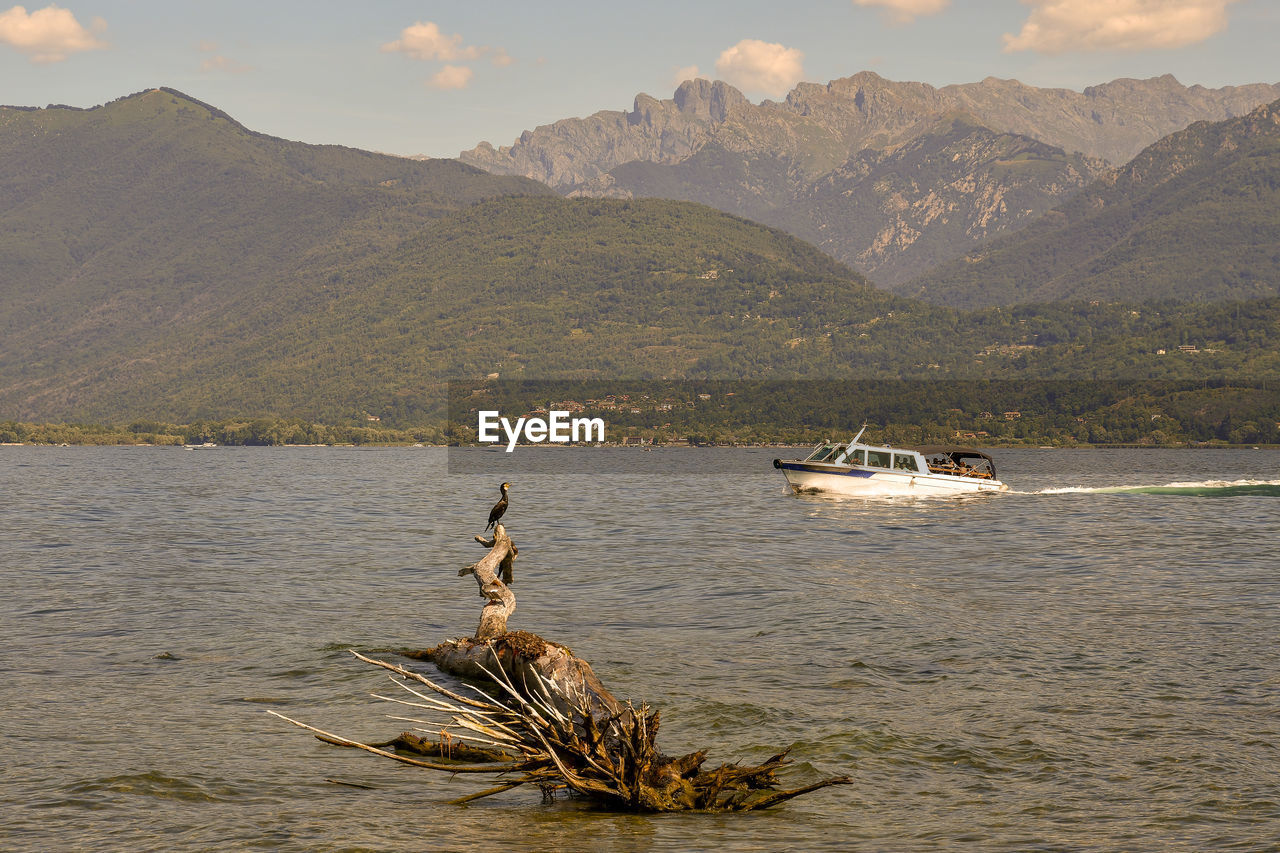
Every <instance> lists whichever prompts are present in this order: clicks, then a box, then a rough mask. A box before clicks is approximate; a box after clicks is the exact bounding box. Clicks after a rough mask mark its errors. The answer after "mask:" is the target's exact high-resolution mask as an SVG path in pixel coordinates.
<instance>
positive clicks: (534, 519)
mask: <svg viewBox="0 0 1280 853" xmlns="http://www.w3.org/2000/svg"><path fill="white" fill-rule="evenodd" d="M540 452H541V453H552V451H533V450H524V451H517V454H516V455H517V456H519V455H520V454H521V453H525V454H529V455H527V456H526V457H525V458H527V459H534V458H535V457H536V458H537V459H539V460H542V461H543V462H545V461H546V459H548V458H551V459H552V462H551V463H550V467H549V468H548V466H547V465H543V466H542V467H541V468H539V466H538V465H534V466H533V468H534V469H537V470H531V471H529V472H528V473H527V474H526V476H524V477H518V476H514V475H513V476H510V477H507V475H506V474H505V473H504V474H503V477H506V478H508V479H512V480H513V481H514V482H515V487H514V488H513V490H512V496H511V510H510V511H509V513H508V515H507V519H506V521H507V523H508V529H509V531H510V533H511V535H512V537H513V538H514V539H515V540H516V542H517V544H518V545H519V546H520V549H521V556H520V559H519V561H518V562H517V567H516V582H515V586H514V590H515V592H516V596H517V600H518V609H517V611H516V613H515V615H514V616H513V619H512V622H511V625H512V627H518V628H524V629H527V630H531V631H534V632H537V633H539V634H542V635H543V636H545V637H548V638H551V639H555V640H558V641H560V642H563V643H565V644H567V645H569V646H571V647H572V648H573V649H574V651H575V652H577V653H578V654H579V655H581V656H582V657H584V658H586V659H587V660H589V661H590V662H591V663H592V665H593V666H594V668H595V670H596V671H597V673H598V674H599V675H600V676H601V678H602V679H603V680H604V682H605V683H606V684H607V685H608V686H610V688H611V689H612V690H613V691H614V693H615V694H617V695H619V696H620V697H632V698H635V699H643V700H646V701H648V702H649V703H650V704H652V705H653V706H655V707H658V708H660V709H661V710H662V733H661V735H660V737H659V742H660V743H661V744H662V745H663V747H664V750H665V751H667V752H670V753H678V752H685V751H691V750H693V749H697V748H700V747H709V748H710V749H711V758H710V761H709V765H715V764H719V763H722V762H725V761H733V760H744V761H759V760H762V759H764V758H766V757H767V756H768V755H769V754H771V752H772V751H773V750H774V748H775V747H781V746H787V745H791V746H793V747H794V749H793V752H792V754H793V756H794V757H795V758H796V759H797V765H796V767H795V775H794V777H793V781H794V782H795V783H796V784H801V783H803V782H805V781H809V780H811V779H813V778H814V777H815V776H817V775H819V774H830V775H835V774H846V773H847V774H851V775H852V776H853V777H854V778H855V780H856V783H855V784H854V785H851V786H845V787H835V788H829V789H826V790H823V791H819V792H817V793H815V794H811V795H808V796H805V797H801V798H799V799H796V800H793V801H791V802H789V803H786V804H784V805H782V806H781V807H778V808H775V809H772V810H769V811H766V812H761V813H756V814H747V815H704V814H680V815H658V816H652V815H619V814H610V813H604V812H599V811H595V810H593V809H592V808H591V807H589V806H588V805H586V804H584V803H583V802H582V801H579V800H568V799H561V800H558V801H556V802H554V803H551V804H545V803H543V802H541V800H540V796H539V794H538V792H537V791H536V790H529V791H524V790H520V789H517V790H515V791H511V792H508V793H505V794H501V795H498V796H496V797H491V798H489V799H486V800H481V801H478V802H476V803H474V804H471V805H468V806H451V805H447V804H446V802H445V801H446V800H449V799H452V798H456V797H458V796H461V795H463V794H465V793H467V792H470V791H474V790H479V789H480V788H481V787H486V786H487V784H491V783H487V782H486V780H484V779H476V778H463V777H459V778H450V777H448V776H445V775H443V774H437V773H432V772H430V771H425V770H420V769H415V768H411V767H405V766H401V765H398V764H395V763H393V762H390V761H387V760H385V759H381V758H377V757H374V756H371V755H367V754H364V753H360V752H356V751H353V750H343V749H339V748H336V747H332V746H327V745H324V744H322V743H320V742H318V741H316V740H315V739H313V738H312V737H311V736H310V735H309V734H308V733H307V732H304V731H302V730H300V729H297V728H294V727H292V726H289V725H287V724H286V723H284V722H282V721H280V720H278V719H276V718H274V717H272V716H270V715H268V714H267V713H266V711H267V710H268V709H275V710H279V711H280V712H282V713H284V714H287V715H289V716H292V717H296V718H299V719H302V720H304V721H306V722H309V723H312V724H314V725H317V726H319V727H321V728H325V729H328V730H329V731H335V732H338V733H341V734H344V735H347V736H351V737H356V738H368V739H373V740H383V739H387V738H390V737H392V736H394V735H395V734H396V733H397V732H399V731H401V730H402V729H404V728H407V727H408V724H405V723H400V722H397V721H394V720H389V719H386V718H385V717H384V716H383V715H384V713H386V709H385V708H384V707H382V704H383V703H378V702H376V701H374V700H373V699H371V698H369V696H368V694H369V693H370V692H382V691H385V689H386V688H387V686H388V685H387V680H386V677H385V676H386V673H384V672H382V671H381V670H378V669H375V668H372V667H369V666H367V665H364V664H361V663H360V662H359V661H356V660H355V659H354V658H352V657H351V656H350V655H349V654H348V653H347V651H346V650H347V649H348V648H352V647H354V648H357V649H360V650H364V651H368V650H376V651H378V652H379V654H381V655H393V651H392V650H395V649H403V648H420V647H425V646H428V645H433V644H435V643H437V642H439V641H441V640H443V639H446V638H449V637H454V636H460V635H466V634H470V633H471V632H472V631H473V630H474V628H475V625H476V623H477V621H478V617H479V606H480V599H479V598H478V597H477V596H476V592H475V585H474V581H473V580H472V579H471V578H459V577H457V570H458V569H459V568H461V567H462V566H463V565H465V564H467V563H470V562H474V561H475V560H476V559H478V558H479V557H480V556H481V555H482V554H483V549H482V548H481V547H480V546H479V545H477V544H475V543H474V542H472V541H471V536H472V535H473V534H475V533H478V532H480V531H481V530H482V528H483V526H484V520H485V517H486V516H487V513H488V509H489V506H490V505H491V504H492V503H493V501H494V500H495V499H496V497H497V489H496V486H497V482H498V479H499V478H496V477H493V476H464V475H458V474H452V475H451V474H448V473H446V466H445V455H444V451H442V450H439V449H431V448H427V449H409V448H404V449H388V450H361V449H328V448H282V449H255V448H242V449H233V448H216V449H207V450H197V451H184V450H181V449H154V448H79V447H71V448H53V447H0V531H3V536H0V582H2V583H3V588H4V596H3V603H2V604H0V613H2V614H3V616H2V618H0V662H2V667H3V677H0V734H2V739H0V744H2V745H3V746H2V748H3V754H2V757H0V849H4V850H13V851H19V850H55V849H57V850H130V851H133V850H157V851H159V850H165V851H169V850H175V851H187V850H210V849H235V850H241V849H243V850H254V849H268V850H358V849H369V850H390V851H400V850H405V851H417V850H504V851H543V850H566V851H577V850H614V849H625V850H768V851H774V850H868V851H883V850H902V851H918V850H955V849H964V848H968V849H974V850H983V851H1026V850H1064V851H1065V850H1072V851H1074V850H1135V851H1155V850H1161V851H1165V850H1188V851H1203V850H1218V849H1222V850H1277V849H1280V749H1278V746H1277V745H1278V743H1280V644H1278V643H1277V639H1278V638H1280V568H1277V564H1278V563H1280V548H1278V547H1277V544H1276V543H1277V537H1278V535H1280V452H1276V451H1266V450H1263V451H1249V450H1232V451H1226V450H1215V451H1176V450H1151V451H1126V450H1096V451H1084V450H1080V451H1049V450H1041V451H1035V450H1020V451H1002V452H997V453H996V454H995V455H996V457H997V460H998V462H999V463H1000V473H1001V476H1002V478H1003V479H1004V480H1005V481H1006V482H1009V483H1010V484H1011V485H1012V486H1013V488H1014V489H1015V490H1016V491H1015V493H1011V494H1004V495H996V496H978V497H973V498H967V499H933V500H914V501H912V500H904V501H864V500H853V499H833V498H822V497H812V496H801V497H795V496H789V495H787V494H785V493H784V490H783V485H782V477H781V475H780V474H779V473H778V472H777V471H775V470H773V468H772V467H771V465H770V461H771V459H772V458H773V457H774V456H776V455H779V452H778V451H774V450H702V451H696V450H659V451H653V452H651V453H642V452H639V451H601V450H594V451H593V450H585V451H555V453H556V454H557V455H556V456H554V457H546V456H540V457H539V456H537V454H538V453H540ZM598 453H615V454H618V453H622V454H628V455H627V456H625V457H624V459H623V460H622V461H621V462H620V461H619V460H618V459H617V458H611V460H610V465H609V466H603V467H607V469H608V472H609V473H607V474H603V475H593V474H592V473H591V472H592V471H593V470H596V469H597V468H599V467H602V466H599V465H597V463H596V460H599V459H602V458H603V457H597V456H593V454H598ZM699 454H719V456H712V457H709V456H706V455H701V456H699ZM694 459H697V460H702V461H704V462H705V461H706V460H707V459H713V460H714V461H716V463H717V464H716V465H715V466H712V468H716V469H718V470H720V471H724V472H733V473H731V474H725V473H720V474H707V473H694V474H690V473H686V471H687V469H688V468H689V464H690V460H694ZM695 467H696V466H695ZM704 467H705V466H704ZM551 469H554V470H551ZM557 470H558V471H559V473H556V471H557ZM566 470H569V471H579V472H580V473H565V471H566ZM1170 484H1180V485H1173V486H1170ZM1116 487H1124V488H1126V489H1128V490H1125V491H1119V492H1117V491H1113V490H1112V489H1114V488H1116ZM1133 487H1165V488H1154V489H1153V488H1148V489H1135V488H1133ZM392 713H395V711H392ZM326 780H338V781H340V782H351V783H358V784H360V785H365V786H370V787H368V788H357V787H352V786H349V785H341V784H335V782H332V781H326Z"/></svg>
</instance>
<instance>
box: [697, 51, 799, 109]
mask: <svg viewBox="0 0 1280 853" xmlns="http://www.w3.org/2000/svg"><path fill="white" fill-rule="evenodd" d="M803 61H804V54H803V53H801V52H800V51H798V50H796V49H795V48H791V47H783V46H782V45H780V44H770V43H768V42H763V41H758V40H757V39H743V40H742V41H740V42H738V43H737V44H735V45H734V46H733V47H731V48H729V49H727V50H725V51H724V52H723V53H721V54H720V58H719V59H717V60H716V74H717V75H719V76H720V77H721V78H722V79H724V80H725V81H726V82H728V83H731V84H733V85H734V86H737V87H738V88H739V89H742V90H743V91H747V92H762V93H764V94H766V95H775V96H776V95H785V94H786V93H787V90H789V89H790V88H791V87H792V86H794V85H795V84H797V83H799V82H800V80H801V79H802V78H803V77H804V68H803V67H802V65H801V63H802V62H803Z"/></svg>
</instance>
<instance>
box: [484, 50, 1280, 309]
mask: <svg viewBox="0 0 1280 853" xmlns="http://www.w3.org/2000/svg"><path fill="white" fill-rule="evenodd" d="M1278 97H1280V85H1269V84H1253V85H1248V86H1234V87H1225V88H1220V89H1207V88H1204V87H1202V86H1190V87H1187V86H1183V85H1182V84H1180V83H1179V82H1178V81H1177V80H1176V79H1174V78H1173V77H1172V76H1168V75H1166V76H1163V77H1157V78H1152V79H1149V80H1130V79H1121V80H1115V81H1112V82H1110V83H1105V84H1102V85H1099V86H1092V87H1089V88H1087V89H1085V90H1084V91H1083V92H1075V91H1071V90H1067V89H1044V88H1037V87H1033V86H1027V85H1024V84H1022V83H1019V82H1018V81H1016V80H998V79H995V78H987V79H986V80H983V81H981V82H979V83H970V84H963V85H954V86H945V87H942V88H934V87H932V86H929V85H927V84H923V83H912V82H894V81H890V80H886V79H884V78H882V77H880V76H878V75H876V74H874V73H871V72H862V73H859V74H856V75H854V76H852V77H848V78H843V79H840V80H833V81H831V82H830V83H827V84H825V85H820V84H813V83H802V84H800V85H799V86H797V87H796V88H795V89H794V90H793V91H792V92H791V93H790V94H788V95H787V97H786V98H785V100H783V101H780V102H775V101H765V102H763V103H761V104H758V105H756V104H752V103H750V102H749V101H748V100H747V99H746V98H745V97H744V96H743V95H742V93H741V92H739V91H738V90H736V89H734V88H733V87H731V86H729V85H728V84H726V83H723V82H719V81H717V82H714V83H713V82H709V81H707V80H692V81H687V82H685V83H684V84H682V85H681V86H680V87H679V88H678V89H677V90H676V92H675V94H674V96H673V97H672V98H671V99H669V100H658V99H655V98H652V97H650V96H648V95H639V96H637V97H636V99H635V103H634V106H633V108H632V110H630V111H603V112H598V113H596V114H594V115H592V116H589V117H587V118H575V119H563V120H560V121H557V122H554V123H552V124H549V125H544V126H541V127H538V128H536V129H534V130H530V131H526V132H525V133H523V134H522V135H521V136H520V138H519V139H517V140H516V141H515V142H514V143H513V144H512V145H510V146H503V147H500V148H494V147H493V146H492V145H490V144H488V143H481V144H480V145H478V146H477V147H475V148H473V149H471V150H469V151H464V152H462V153H461V155H460V159H461V160H462V161H463V162H466V163H470V164H472V165H475V166H478V167H480V168H483V169H485V170H487V171H489V172H492V173H495V174H503V175H521V176H524V177H529V178H532V179H535V180H538V181H541V182H543V183H545V184H547V185H548V186H551V187H553V188H555V189H556V190H557V191H558V192H561V193H563V194H565V195H570V196H573V195H590V196H609V197H622V198H632V197H662V198H673V199H683V200H689V201H697V202H701V203H703V204H708V205H711V206H713V207H716V208H718V209H720V210H724V211H726V212H729V213H734V214H736V215H739V216H745V217H748V218H751V219H754V220H756V221H759V222H763V223H765V224H768V225H773V226H775V227H779V228H782V229H784V230H786V231H788V232H789V233H791V234H794V235H796V236H799V237H801V238H802V239H805V240H807V241H808V242H812V243H813V244H814V245H816V246H818V247H820V248H822V249H823V250H824V251H826V252H828V253H829V254H831V255H832V256H833V257H835V258H837V259H839V260H841V261H844V262H845V263H848V264H849V265H851V266H853V267H854V268H855V269H858V270H859V271H861V272H863V273H865V274H866V275H868V276H869V277H870V278H871V279H872V280H873V281H875V282H876V283H877V284H879V285H881V286H884V287H887V288H889V289H890V290H894V291H898V292H913V291H915V290H917V288H912V287H910V285H909V282H910V281H911V279H913V278H916V277H918V276H920V275H921V274H923V273H925V272H926V271H927V270H929V269H930V268H932V267H933V266H935V265H937V264H939V263H942V262H944V261H946V260H949V259H951V258H954V257H957V256H959V255H962V254H964V253H965V252H966V251H969V250H971V249H973V248H974V247H976V246H978V245H980V244H982V243H984V242H986V241H987V240H989V239H992V238H994V237H996V236H999V235H1001V234H1003V233H1005V232H1008V231H1012V230H1016V229H1018V228H1020V227H1022V226H1024V225H1026V224H1027V223H1029V222H1031V221H1033V220H1034V219H1036V218H1037V217H1038V216H1039V215H1041V214H1043V213H1044V212H1046V211H1048V210H1049V209H1051V208H1053V207H1055V206H1056V205H1058V204H1060V203H1062V202H1064V201H1066V200H1068V199H1069V198H1070V197H1071V196H1073V195H1074V194H1075V193H1077V192H1079V191H1080V190H1081V189H1083V188H1084V187H1085V186H1086V185H1087V184H1089V183H1090V182H1091V181H1092V180H1093V179H1095V178H1097V177H1099V176H1100V175H1102V174H1103V173H1104V172H1105V170H1106V169H1107V167H1108V166H1115V165H1120V164H1123V163H1125V162H1127V161H1128V160H1129V159H1131V158H1132V157H1133V156H1135V155H1136V154H1137V153H1138V152H1139V151H1141V150H1142V149H1144V148H1145V147H1146V146H1148V145H1150V144H1152V143H1154V142H1156V141H1157V140H1158V139H1160V138H1162V137H1164V136H1166V135H1168V134H1170V133H1174V132H1176V131H1179V130H1182V129H1183V128H1185V127H1187V126H1188V125H1189V124H1191V123H1193V122H1196V121H1203V120H1208V121H1219V120H1224V119H1228V118H1232V117H1237V116H1240V115H1243V114H1245V113H1247V112H1249V111H1250V110H1252V109H1254V108H1255V107H1257V106H1258V105H1259V104H1262V103H1267V102H1270V101H1273V100H1275V99H1276V98H1278Z"/></svg>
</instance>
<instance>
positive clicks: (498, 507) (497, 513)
mask: <svg viewBox="0 0 1280 853" xmlns="http://www.w3.org/2000/svg"><path fill="white" fill-rule="evenodd" d="M500 488H501V489H502V499H501V500H499V501H498V502H497V503H496V504H494V505H493V509H491V510H489V523H488V524H487V525H485V528H484V529H485V530H488V529H489V528H490V527H493V526H494V525H495V524H497V523H498V519H500V518H502V514H503V513H504V512H506V511H507V489H509V488H511V484H510V483H503V484H502V486H501V487H500Z"/></svg>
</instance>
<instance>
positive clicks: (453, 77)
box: [427, 65, 475, 89]
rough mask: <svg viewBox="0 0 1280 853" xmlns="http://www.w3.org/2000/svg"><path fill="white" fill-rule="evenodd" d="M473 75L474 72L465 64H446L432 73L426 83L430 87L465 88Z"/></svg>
mask: <svg viewBox="0 0 1280 853" xmlns="http://www.w3.org/2000/svg"><path fill="white" fill-rule="evenodd" d="M474 76H475V72H474V71H472V70H471V69H470V68H468V67H467V66H465V65H446V66H445V67H444V68H441V69H440V70H439V71H437V72H436V73H435V74H434V75H432V77H431V79H430V80H429V81H427V85H428V86H430V87H431V88H432V89H465V88H467V84H468V83H470V82H471V78H472V77H474Z"/></svg>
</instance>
